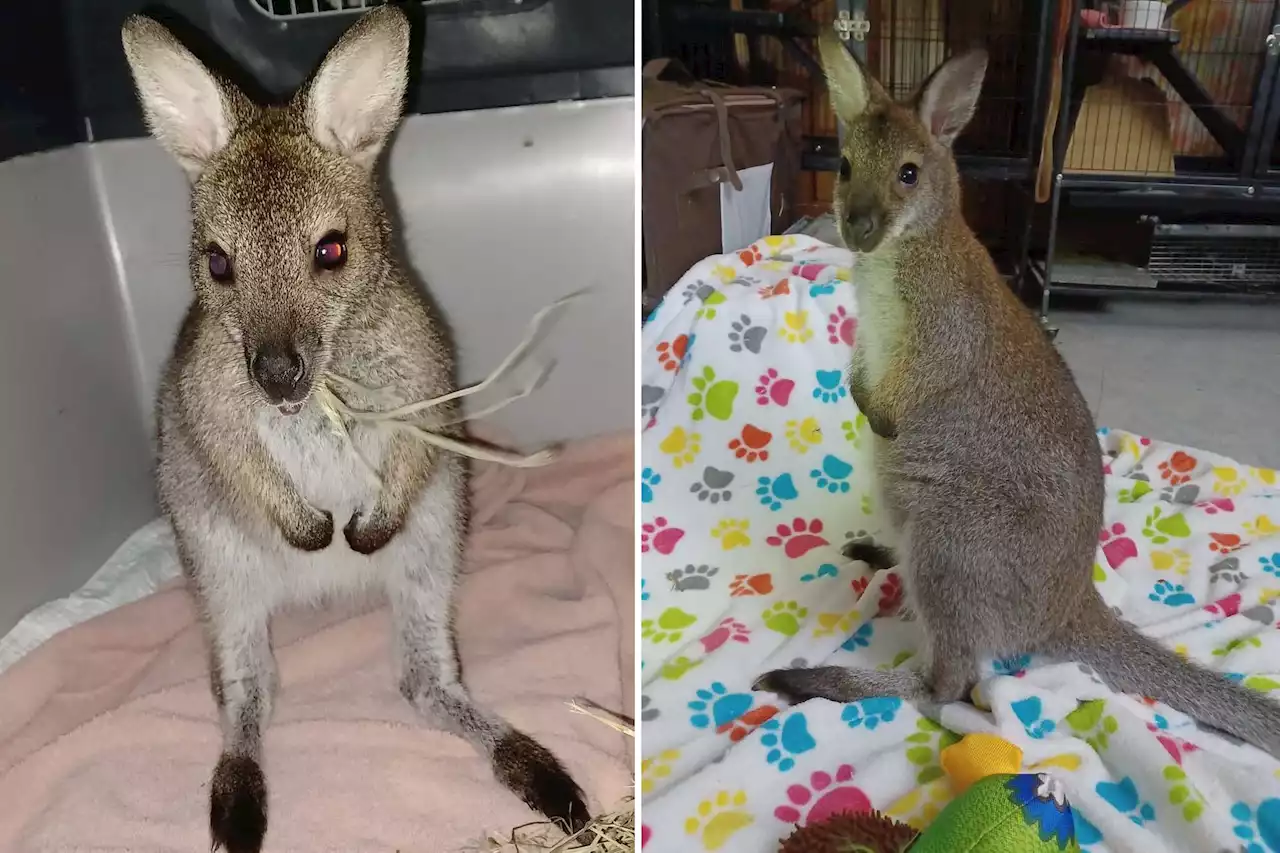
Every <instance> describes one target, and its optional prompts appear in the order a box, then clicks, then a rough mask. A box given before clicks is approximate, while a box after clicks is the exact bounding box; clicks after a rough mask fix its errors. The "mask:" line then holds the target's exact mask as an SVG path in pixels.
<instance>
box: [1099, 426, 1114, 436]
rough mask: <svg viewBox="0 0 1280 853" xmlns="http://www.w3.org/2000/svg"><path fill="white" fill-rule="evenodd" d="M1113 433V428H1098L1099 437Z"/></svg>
mask: <svg viewBox="0 0 1280 853" xmlns="http://www.w3.org/2000/svg"><path fill="white" fill-rule="evenodd" d="M1109 432H1111V427H1098V435H1106V434H1107V433H1109Z"/></svg>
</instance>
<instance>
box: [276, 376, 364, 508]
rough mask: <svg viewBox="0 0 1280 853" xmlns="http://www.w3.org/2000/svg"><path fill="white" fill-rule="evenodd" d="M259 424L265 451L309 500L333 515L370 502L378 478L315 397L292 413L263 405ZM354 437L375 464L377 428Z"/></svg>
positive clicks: (362, 506)
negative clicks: (288, 413)
mask: <svg viewBox="0 0 1280 853" xmlns="http://www.w3.org/2000/svg"><path fill="white" fill-rule="evenodd" d="M257 429H258V436H259V437H260V438H261V439H262V443H263V444H264V445H265V446H266V448H267V452H268V453H269V454H270V455H271V457H272V458H273V459H274V460H275V461H276V462H277V463H278V464H279V465H280V467H281V468H283V469H284V472H285V473H286V474H287V475H288V477H289V479H290V480H292V481H293V484H294V487H295V488H297V490H298V493H299V494H300V495H302V497H303V498H304V499H305V500H306V501H307V502H308V503H310V504H311V505H312V506H314V507H322V508H324V509H327V510H329V511H331V512H332V513H333V515H334V518H335V519H337V518H348V517H349V516H350V514H351V513H352V512H355V511H356V510H361V509H365V508H367V507H368V506H370V505H371V504H372V502H373V499H374V498H375V497H376V495H377V484H376V483H375V482H374V480H373V479H372V478H371V477H370V476H369V472H368V470H367V469H366V468H365V466H364V465H363V463H361V461H360V459H359V457H357V456H356V454H355V453H354V452H353V451H352V449H351V447H350V446H349V445H348V444H347V443H346V442H345V441H344V440H343V439H342V438H341V437H339V436H338V435H336V434H335V433H334V431H333V427H332V425H331V424H330V423H329V421H328V419H327V418H326V417H325V416H324V413H323V412H322V411H321V410H320V407H319V406H318V405H317V404H316V403H315V402H314V401H311V402H308V403H307V405H306V407H305V408H304V409H303V410H302V411H300V412H298V413H297V414H296V415H282V414H280V413H279V412H277V411H276V410H274V409H265V410H263V411H262V413H261V414H260V415H259V416H258V422H257ZM354 438H355V440H356V441H357V442H359V444H360V450H361V452H362V453H364V455H365V458H366V459H368V460H369V461H370V463H371V464H374V465H377V464H378V460H379V458H380V451H381V441H380V440H378V435H377V434H376V431H374V430H358V431H357V432H356V433H355V434H354Z"/></svg>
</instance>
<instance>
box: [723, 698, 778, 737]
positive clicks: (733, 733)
mask: <svg viewBox="0 0 1280 853" xmlns="http://www.w3.org/2000/svg"><path fill="white" fill-rule="evenodd" d="M776 713H778V709H777V708H775V707H774V706H773V705H761V706H760V707H759V708H752V709H751V710H750V711H748V712H747V713H745V714H743V715H742V716H741V717H739V718H738V719H736V720H730V721H729V722H727V723H721V724H720V725H719V726H718V727H717V728H716V734H719V735H722V734H724V733H725V732H728V733H729V740H730V741H731V742H732V743H737V742H738V741H740V740H742V739H743V738H744V737H746V736H747V735H749V734H751V733H752V732H753V731H755V730H756V727H757V726H760V725H762V724H763V723H767V722H768V721H769V720H770V719H772V718H773V715H774V714H776Z"/></svg>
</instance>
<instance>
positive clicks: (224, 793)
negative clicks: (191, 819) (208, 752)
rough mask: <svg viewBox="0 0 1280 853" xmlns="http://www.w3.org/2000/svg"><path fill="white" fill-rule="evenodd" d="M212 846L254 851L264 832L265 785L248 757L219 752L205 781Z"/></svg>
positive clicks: (232, 852) (234, 852) (230, 851)
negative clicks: (217, 759)
mask: <svg viewBox="0 0 1280 853" xmlns="http://www.w3.org/2000/svg"><path fill="white" fill-rule="evenodd" d="M209 833H210V835H212V836H213V849H215V850H218V849H222V850H226V851H227V853H258V851H260V850H261V849H262V838H263V836H264V835H266V834H267V784H266V780H265V779H263V776H262V768H261V767H259V766H258V762H256V761H254V760H253V759H252V758H246V757H243V756H232V755H228V754H226V753H223V755H222V758H221V759H219V761H218V766H217V767H216V768H215V769H214V771H213V781H212V782H211V783H210V784H209Z"/></svg>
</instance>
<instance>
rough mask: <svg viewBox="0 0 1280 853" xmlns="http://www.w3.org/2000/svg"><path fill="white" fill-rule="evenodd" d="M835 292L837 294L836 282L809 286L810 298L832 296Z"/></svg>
mask: <svg viewBox="0 0 1280 853" xmlns="http://www.w3.org/2000/svg"><path fill="white" fill-rule="evenodd" d="M835 292H836V283H835V282H834V281H829V282H827V283H826V284H811V285H809V295H810V296H830V295H831V294H832V293H835Z"/></svg>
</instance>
